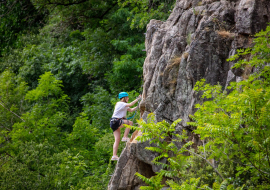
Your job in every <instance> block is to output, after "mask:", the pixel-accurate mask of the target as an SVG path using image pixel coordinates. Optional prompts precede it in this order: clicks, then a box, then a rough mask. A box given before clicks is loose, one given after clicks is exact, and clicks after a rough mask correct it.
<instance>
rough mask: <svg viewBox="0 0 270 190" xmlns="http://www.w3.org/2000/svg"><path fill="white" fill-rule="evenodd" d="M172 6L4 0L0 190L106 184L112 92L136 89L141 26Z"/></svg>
mask: <svg viewBox="0 0 270 190" xmlns="http://www.w3.org/2000/svg"><path fill="white" fill-rule="evenodd" d="M173 3H174V1H172V0H151V1H148V0H132V1H130V0H118V1H117V0H106V1H103V0H31V1H30V0H22V1H17V0H6V1H1V2H0V19H1V23H0V34H1V35H0V141H1V142H0V143H1V146H0V167H1V169H0V187H1V189H8V190H9V189H20V190H21V189H106V186H107V184H108V180H109V179H110V175H111V174H112V171H113V169H114V165H115V163H111V162H110V157H111V155H112V145H113V141H114V137H113V134H112V131H111V129H110V127H109V118H110V117H111V115H112V111H113V106H114V104H115V102H116V101H117V98H116V97H117V94H118V93H119V92H120V91H128V92H129V93H130V96H131V99H133V98H135V97H136V96H137V95H138V94H139V93H140V90H141V85H142V65H143V62H144V59H145V52H143V51H142V50H143V49H144V34H143V33H144V32H145V28H146V24H147V23H148V22H149V20H150V19H161V20H165V19H167V17H168V15H169V10H170V9H172V6H173ZM123 146H124V144H121V147H120V148H119V149H120V150H119V153H120V151H121V148H123Z"/></svg>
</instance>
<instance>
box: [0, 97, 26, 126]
mask: <svg viewBox="0 0 270 190" xmlns="http://www.w3.org/2000/svg"><path fill="white" fill-rule="evenodd" d="M0 101H1V102H2V103H1V102H0V105H1V106H2V107H3V108H5V109H6V110H7V111H9V112H10V113H12V114H13V115H15V116H16V117H18V118H19V119H20V120H22V121H23V122H25V120H24V119H22V118H21V117H20V116H18V115H17V114H16V113H14V112H13V111H11V110H10V109H8V108H7V107H5V105H4V102H3V101H2V100H1V99H0Z"/></svg>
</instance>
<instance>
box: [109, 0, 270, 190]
mask: <svg viewBox="0 0 270 190" xmlns="http://www.w3.org/2000/svg"><path fill="white" fill-rule="evenodd" d="M269 22H270V0H221V1H217V0H202V1H200V0H178V1H177V2H176V5H175V8H174V10H173V12H172V14H171V15H170V17H169V18H168V20H167V21H166V22H162V21H158V20H151V21H150V23H149V24H148V25H147V32H146V36H145V38H146V39H145V46H146V51H147V57H146V59H145V62H144V68H143V69H144V72H143V75H144V90H143V101H142V102H141V104H140V110H141V113H143V115H142V117H143V118H145V117H146V116H147V114H148V113H150V112H154V113H155V114H156V120H157V121H161V120H166V121H168V122H172V121H174V120H176V119H178V118H182V123H181V124H179V126H177V130H178V131H181V130H182V129H183V128H185V129H187V130H189V131H191V130H192V129H189V127H188V126H187V124H186V123H187V122H188V121H189V115H190V114H193V113H194V112H195V111H196V110H195V108H194V105H195V104H197V103H200V102H201V101H202V100H200V99H199V96H198V95H197V94H195V93H194V91H193V87H194V85H195V83H196V82H197V81H198V80H201V79H202V78H205V79H206V82H207V83H211V84H217V83H219V84H221V85H222V86H224V87H225V86H226V85H228V84H229V82H231V81H239V80H242V79H243V78H244V77H245V74H247V73H245V72H251V70H252V68H249V69H246V70H239V69H238V70H235V69H231V67H232V66H233V64H234V63H231V62H227V61H226V59H227V58H229V56H231V55H234V54H235V53H236V50H237V49H239V48H247V47H250V46H252V39H253V35H254V34H255V33H257V32H259V31H261V30H262V29H265V28H266V26H267V23H269ZM136 135H138V134H133V138H134V137H135V136H136ZM190 140H193V141H194V142H197V143H199V139H198V137H196V136H192V134H191V133H190ZM195 144H196V143H195ZM146 146H149V145H148V144H147V143H138V142H136V140H132V141H131V142H129V143H127V146H126V148H125V149H124V150H123V152H122V154H121V157H120V160H119V161H118V164H117V166H116V170H115V172H114V175H113V176H112V178H111V181H110V183H109V186H108V189H109V190H136V189H139V187H140V186H141V185H143V182H142V181H141V180H139V179H138V178H136V177H134V173H135V172H139V173H141V174H143V175H145V176H147V177H151V176H153V175H154V173H155V172H157V171H158V170H159V168H158V167H157V166H155V165H153V164H152V163H151V160H152V159H153V158H154V157H155V156H157V155H155V153H153V152H150V151H147V150H145V149H144V147H146Z"/></svg>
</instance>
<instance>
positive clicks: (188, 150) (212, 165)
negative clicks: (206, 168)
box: [184, 148, 224, 180]
mask: <svg viewBox="0 0 270 190" xmlns="http://www.w3.org/2000/svg"><path fill="white" fill-rule="evenodd" d="M184 149H185V150H187V151H188V152H189V153H191V154H193V155H195V156H197V157H200V158H202V159H203V160H205V161H206V162H207V163H208V164H209V165H210V166H211V167H212V168H213V169H214V170H215V172H216V173H217V174H218V175H219V176H220V177H221V179H222V180H224V177H223V176H222V175H221V173H219V171H218V170H217V169H216V168H215V166H213V165H212V164H211V163H210V162H209V161H208V160H207V159H206V158H204V157H202V156H201V155H199V154H197V153H195V152H193V151H191V150H188V149H187V148H184Z"/></svg>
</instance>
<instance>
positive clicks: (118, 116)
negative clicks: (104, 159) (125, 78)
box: [110, 92, 141, 160]
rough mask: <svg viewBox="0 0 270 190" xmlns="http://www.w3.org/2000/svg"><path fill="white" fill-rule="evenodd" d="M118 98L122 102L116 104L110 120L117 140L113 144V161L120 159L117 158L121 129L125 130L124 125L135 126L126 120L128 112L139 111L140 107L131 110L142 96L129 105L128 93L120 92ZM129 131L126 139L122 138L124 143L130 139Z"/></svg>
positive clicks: (127, 130) (127, 129) (125, 133)
mask: <svg viewBox="0 0 270 190" xmlns="http://www.w3.org/2000/svg"><path fill="white" fill-rule="evenodd" d="M118 98H119V99H120V101H119V102H117V103H116V105H115V108H114V112H113V115H112V118H111V120H110V126H111V128H112V130H113V135H114V139H115V141H114V144H113V156H112V159H111V160H118V159H119V158H118V156H117V150H118V146H119V143H120V137H121V132H120V128H123V127H124V124H127V125H133V122H132V121H129V120H127V119H126V115H127V111H129V112H133V111H135V110H136V109H137V107H138V106H136V107H134V108H130V107H131V106H133V105H134V104H135V103H136V102H138V100H140V99H141V95H139V96H138V97H137V98H136V99H135V100H134V101H132V102H131V103H128V100H129V97H128V93H126V92H120V93H119V95H118ZM129 131H130V129H129V128H126V129H125V132H124V137H123V138H122V141H124V142H127V141H129V138H128V134H129Z"/></svg>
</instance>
